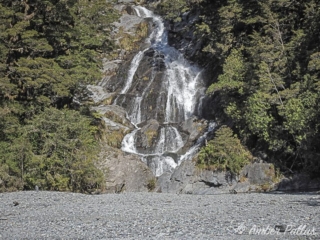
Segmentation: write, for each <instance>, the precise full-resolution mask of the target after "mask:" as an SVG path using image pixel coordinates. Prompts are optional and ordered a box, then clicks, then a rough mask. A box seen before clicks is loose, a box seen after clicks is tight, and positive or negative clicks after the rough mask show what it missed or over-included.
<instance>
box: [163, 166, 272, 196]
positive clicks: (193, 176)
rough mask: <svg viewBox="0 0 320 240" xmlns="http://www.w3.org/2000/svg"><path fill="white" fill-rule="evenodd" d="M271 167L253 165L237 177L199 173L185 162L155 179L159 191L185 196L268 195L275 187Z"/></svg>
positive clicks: (215, 173) (201, 171)
mask: <svg viewBox="0 0 320 240" xmlns="http://www.w3.org/2000/svg"><path fill="white" fill-rule="evenodd" d="M274 181H275V171H274V167H273V165H272V164H267V163H252V164H249V165H247V166H245V167H244V169H243V170H242V172H241V173H240V174H239V176H234V175H232V174H231V173H229V172H222V171H210V170H205V169H199V168H198V167H197V166H196V163H195V162H194V161H184V162H182V163H181V165H180V166H178V167H177V168H176V169H175V170H174V172H173V173H172V174H164V175H162V176H160V177H159V179H158V191H161V192H168V193H187V194H219V193H229V192H234V193H236V192H250V191H269V190H273V189H275V187H276V184H275V183H274Z"/></svg>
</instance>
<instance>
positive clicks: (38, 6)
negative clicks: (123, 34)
mask: <svg viewBox="0 0 320 240" xmlns="http://www.w3.org/2000/svg"><path fill="white" fill-rule="evenodd" d="M117 17H118V16H117V14H116V13H115V12H114V11H113V9H112V8H111V5H110V4H107V3H106V1H104V0H92V1H87V0H32V1H30V0H1V1H0V191H4V190H17V189H30V188H34V186H35V185H38V186H40V187H41V188H42V189H46V190H73V191H81V192H91V191H94V190H95V189H99V188H101V187H102V186H103V178H102V177H103V175H102V172H101V171H100V170H98V169H97V168H96V167H95V165H94V161H95V158H96V156H97V153H98V152H99V147H98V146H97V144H96V142H97V141H96V137H97V127H96V124H95V120H94V117H93V116H92V115H91V114H90V112H89V111H88V110H86V109H85V108H84V107H82V108H81V107H80V108H77V110H76V109H73V108H74V107H73V104H72V102H73V101H72V100H73V98H74V96H75V94H76V93H77V92H78V91H80V90H81V87H82V86H84V85H85V84H87V83H91V82H94V81H96V80H99V79H100V78H101V74H100V69H101V63H102V61H101V58H102V57H104V55H103V54H104V53H108V52H109V51H110V50H112V48H113V43H112V41H111V40H110V34H109V32H110V30H111V29H110V23H111V22H113V21H115V20H116V19H117Z"/></svg>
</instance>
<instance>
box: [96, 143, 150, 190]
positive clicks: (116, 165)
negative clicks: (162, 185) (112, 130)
mask: <svg viewBox="0 0 320 240" xmlns="http://www.w3.org/2000/svg"><path fill="white" fill-rule="evenodd" d="M99 158H100V161H99V165H98V167H99V168H100V169H102V170H104V172H105V178H106V192H107V193H120V192H147V191H149V190H150V189H149V188H148V184H149V183H150V181H152V180H153V179H154V175H153V173H152V171H151V170H150V169H149V168H148V167H147V166H146V165H145V164H144V163H143V162H142V161H141V160H140V158H139V157H138V156H136V155H133V154H128V153H124V152H122V151H121V150H119V149H115V148H112V147H110V146H108V145H104V147H103V151H102V152H101V153H100V156H99Z"/></svg>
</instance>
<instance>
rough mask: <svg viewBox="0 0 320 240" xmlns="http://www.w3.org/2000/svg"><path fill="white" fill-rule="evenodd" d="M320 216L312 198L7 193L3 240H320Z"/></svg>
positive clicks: (0, 223)
mask: <svg viewBox="0 0 320 240" xmlns="http://www.w3.org/2000/svg"><path fill="white" fill-rule="evenodd" d="M319 213H320V195H319V194H312V193H294V194H284V193H272V194H270V193H269V194H258V193H251V194H222V195H182V194H181V195H177V194H164V193H122V194H102V195H84V194H76V193H62V192H45V191H39V192H35V191H25V192H14V193H2V194H0V239H320V214H319ZM275 228H276V229H277V230H275ZM280 230H281V231H280ZM283 231H284V232H283Z"/></svg>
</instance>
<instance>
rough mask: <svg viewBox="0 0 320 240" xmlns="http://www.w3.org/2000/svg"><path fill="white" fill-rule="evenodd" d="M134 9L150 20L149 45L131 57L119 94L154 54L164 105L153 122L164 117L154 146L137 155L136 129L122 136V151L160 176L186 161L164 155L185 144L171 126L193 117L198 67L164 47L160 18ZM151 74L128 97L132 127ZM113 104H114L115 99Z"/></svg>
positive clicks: (199, 92) (165, 37) (165, 38)
mask: <svg viewBox="0 0 320 240" xmlns="http://www.w3.org/2000/svg"><path fill="white" fill-rule="evenodd" d="M134 9H135V11H136V14H137V16H139V17H142V18H149V19H152V21H153V25H154V27H153V30H152V32H151V33H150V35H149V37H148V38H147V39H146V40H145V41H146V43H148V44H149V47H147V48H145V49H143V50H141V51H139V52H138V53H137V54H136V56H135V57H134V58H133V60H132V62H131V64H130V67H129V71H128V76H127V79H126V81H125V84H124V87H123V89H122V90H121V92H120V94H127V93H128V92H129V91H131V88H132V83H133V79H134V76H135V74H136V71H137V69H138V68H139V65H140V63H141V61H142V60H143V57H144V55H145V54H146V52H148V50H149V49H150V50H151V49H152V50H153V51H154V53H155V54H154V57H155V58H156V55H157V54H158V55H161V56H163V61H164V65H165V70H164V74H163V79H162V85H161V89H159V90H158V91H161V92H163V94H159V97H158V98H163V97H165V98H166V100H165V102H166V103H165V106H163V113H161V114H159V113H158V112H157V113H156V116H154V118H155V119H157V120H159V119H158V118H157V117H158V116H157V115H163V116H164V118H163V120H162V122H160V124H161V126H160V128H159V129H160V130H159V131H158V138H157V143H156V144H155V147H154V148H152V149H151V150H150V151H149V152H147V153H146V152H145V150H143V151H144V152H139V150H137V147H136V142H137V138H138V137H137V134H138V133H139V131H140V129H136V130H134V131H133V132H131V133H129V134H128V135H126V136H125V137H124V139H123V142H122V150H123V151H125V152H129V153H135V154H138V155H140V156H141V157H142V160H143V161H144V162H145V163H146V164H148V166H149V167H150V168H151V169H152V170H153V172H154V174H155V175H156V176H160V175H161V174H162V173H163V172H164V171H171V170H172V169H174V168H175V167H176V166H177V164H179V163H180V162H181V161H182V160H183V159H185V158H186V157H183V156H182V157H179V159H180V160H179V159H178V163H177V162H176V161H175V160H174V159H173V158H172V157H170V156H168V154H167V153H177V152H178V151H179V150H180V149H181V148H182V147H183V146H184V144H185V142H184V140H183V138H182V136H181V134H180V133H179V131H178V129H177V128H176V125H175V126H173V123H179V122H183V121H185V120H187V119H188V118H189V117H191V116H192V115H193V114H194V111H195V110H196V105H197V101H198V99H199V96H201V95H203V88H199V87H198V84H199V82H201V77H200V73H201V71H200V69H199V68H197V67H195V66H192V65H191V64H190V63H188V61H187V60H186V59H185V58H184V57H183V55H182V54H181V53H180V52H179V51H177V50H176V49H175V48H173V47H171V46H169V45H168V35H167V32H166V31H165V27H164V23H163V20H162V19H161V17H159V16H156V15H155V14H154V13H153V12H151V11H149V10H148V9H146V8H144V7H141V6H136V7H134ZM154 71H155V70H154V69H152V74H151V75H152V77H151V78H150V79H149V83H148V84H147V86H146V87H145V88H144V90H143V91H142V93H141V95H136V96H132V95H130V97H131V98H132V99H131V104H130V106H131V108H130V109H129V110H128V116H129V119H130V120H131V122H132V123H133V124H134V125H135V126H136V125H138V124H140V123H142V122H143V121H145V120H147V119H146V116H143V113H142V105H143V104H144V103H143V100H144V99H145V96H146V95H147V93H148V92H149V90H150V89H149V88H150V86H151V84H152V83H153V81H154V78H155V74H154ZM157 102H159V103H160V102H161V99H158V100H157ZM115 104H117V100H116V101H115ZM144 109H145V108H144ZM139 126H140V125H139Z"/></svg>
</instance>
